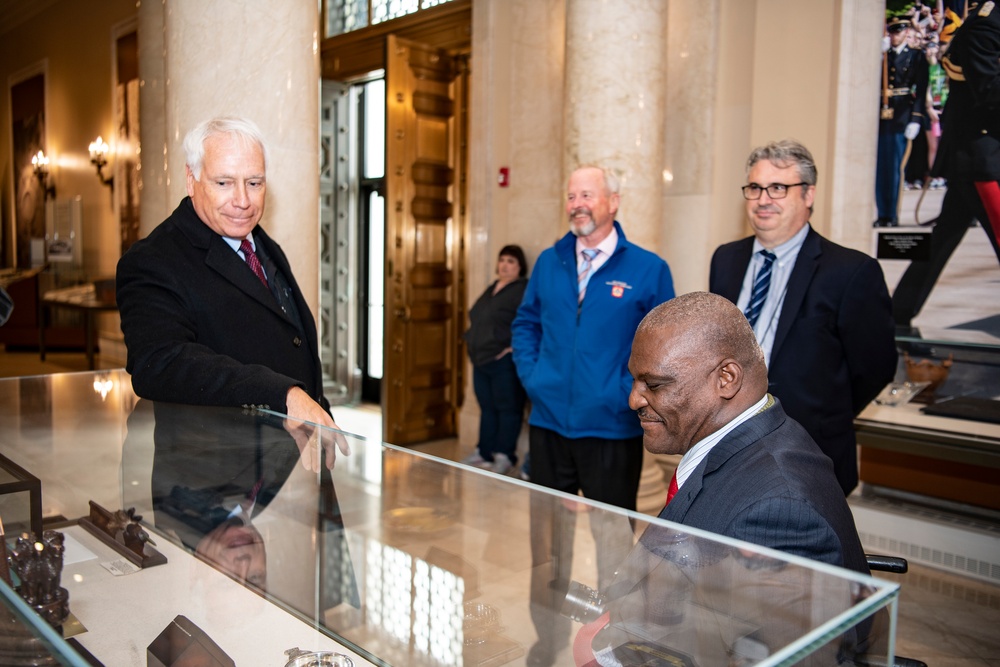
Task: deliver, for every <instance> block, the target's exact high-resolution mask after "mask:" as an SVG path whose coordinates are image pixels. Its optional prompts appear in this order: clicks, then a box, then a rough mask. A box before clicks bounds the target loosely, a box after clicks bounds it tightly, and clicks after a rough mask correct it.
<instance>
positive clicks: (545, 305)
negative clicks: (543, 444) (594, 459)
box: [511, 222, 674, 439]
mask: <svg viewBox="0 0 1000 667" xmlns="http://www.w3.org/2000/svg"><path fill="white" fill-rule="evenodd" d="M615 229H616V230H617V231H618V246H617V247H616V248H615V251H614V253H612V255H611V257H609V258H608V261H607V262H605V263H604V264H603V265H602V266H601V267H600V268H599V269H597V271H595V272H594V274H593V275H592V276H591V278H590V282H589V283H588V284H587V293H586V296H584V299H583V303H582V304H580V305H579V306H578V305H577V274H576V257H575V252H576V237H575V236H573V234H572V233H567V234H566V236H564V237H563V238H561V239H560V240H559V241H558V242H556V244H555V245H554V246H553V247H551V248H548V249H547V250H545V251H544V252H543V253H542V254H541V255H540V256H539V258H538V261H537V262H536V263H535V269H534V270H533V271H532V273H531V279H530V280H529V281H528V288H527V290H525V292H524V300H522V301H521V307H520V308H518V311H517V317H516V318H514V323H513V325H512V326H511V330H512V333H513V341H512V345H513V347H514V364H515V365H516V366H517V374H518V376H519V377H520V378H521V383H522V384H523V385H524V389H525V391H527V393H528V397H529V398H530V399H531V403H532V407H531V418H530V419H529V420H528V423H530V424H531V425H532V426H539V427H542V428H546V429H549V430H551V431H555V432H556V433H558V434H560V435H562V436H563V437H565V438H587V437H593V438H607V439H623V438H632V437H636V436H639V435H642V427H641V426H639V419H638V418H637V417H636V416H635V413H634V412H633V411H632V410H630V409H629V407H628V395H629V391H631V388H632V376H631V375H629V372H628V358H629V355H630V354H631V351H632V337H633V335H634V334H635V330H636V327H638V326H639V322H640V321H641V320H642V318H643V317H645V316H646V313H648V312H649V311H650V310H652V309H653V308H655V307H656V306H658V305H660V304H661V303H663V302H664V301H668V300H670V299H672V298H674V286H673V280H672V279H671V277H670V268H669V267H668V266H667V263H666V262H665V261H663V260H662V259H660V258H659V257H658V256H656V255H655V254H653V253H651V252H649V251H648V250H644V249H642V248H640V247H639V246H637V245H635V244H634V243H630V242H629V241H627V240H626V239H625V234H624V232H622V229H621V226H620V225H619V224H618V223H617V222H615Z"/></svg>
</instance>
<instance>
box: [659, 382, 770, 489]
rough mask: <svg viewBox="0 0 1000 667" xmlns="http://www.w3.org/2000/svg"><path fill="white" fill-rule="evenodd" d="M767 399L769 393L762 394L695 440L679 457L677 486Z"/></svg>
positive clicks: (762, 406) (768, 398) (766, 401)
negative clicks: (708, 433) (730, 417)
mask: <svg viewBox="0 0 1000 667" xmlns="http://www.w3.org/2000/svg"><path fill="white" fill-rule="evenodd" d="M769 400H771V396H770V394H764V396H763V397H762V398H761V399H760V400H759V401H757V402H756V403H754V404H753V405H751V406H750V407H749V408H747V409H746V410H744V411H743V412H741V413H740V414H739V415H737V416H736V418H735V419H733V420H732V421H730V422H729V423H728V424H726V425H725V426H723V427H722V428H720V429H719V430H718V431H716V432H715V433H713V434H711V435H709V436H707V437H705V438H702V439H701V440H699V441H698V442H696V443H695V444H694V446H692V447H691V449H689V450H688V451H687V453H686V454H684V457H683V458H681V462H680V463H679V464H678V465H677V487H678V488H680V487H681V485H683V484H684V482H686V481H687V478H688V477H690V476H691V473H692V472H694V469H695V468H697V467H698V464H699V463H701V462H702V460H703V459H704V458H705V457H706V456H708V453H709V452H710V451H711V450H712V448H713V447H715V446H716V445H717V444H719V442H720V441H721V440H722V439H723V438H724V437H726V435H727V434H728V433H729V432H730V431H732V430H733V429H734V428H736V427H737V426H739V425H740V424H742V423H743V422H745V421H746V420H748V419H750V418H751V417H753V416H754V415H756V414H757V413H758V412H761V411H762V410H763V409H764V408H765V407H767V406H768V405H769V403H768V401H769Z"/></svg>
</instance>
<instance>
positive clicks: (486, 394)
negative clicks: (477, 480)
mask: <svg viewBox="0 0 1000 667" xmlns="http://www.w3.org/2000/svg"><path fill="white" fill-rule="evenodd" d="M527 275H528V264H527V262H526V261H525V259H524V251H523V250H521V247H520V246H516V245H508V246H504V247H503V248H502V249H501V250H500V256H499V258H498V260H497V279H496V281H494V282H493V284H492V285H490V286H489V287H487V288H486V291H485V292H483V295H482V296H480V297H479V299H478V300H477V301H476V303H475V305H474V306H472V309H471V310H470V311H469V323H470V326H469V330H468V331H466V332H465V342H466V344H467V346H468V349H469V358H470V359H471V360H472V366H473V368H472V386H473V388H474V389H475V392H476V400H478V401H479V408H480V410H481V412H482V416H481V418H480V420H479V444H478V445H477V447H476V450H475V451H474V452H473V453H472V454H470V455H469V456H468V457H466V458H465V459H463V460H462V463H466V464H469V465H474V466H477V467H480V468H485V469H487V470H492V471H493V472H496V473H499V474H501V475H506V474H507V473H508V472H509V471H510V470H511V468H513V467H514V465H515V464H516V463H517V452H516V450H517V438H518V435H520V433H521V421H522V419H523V415H524V403H525V400H526V395H525V393H524V388H523V387H522V386H521V382H520V380H518V378H517V371H516V370H515V369H514V359H513V356H512V355H511V352H512V348H511V346H510V337H511V336H510V324H511V322H513V321H514V316H515V315H516V314H517V308H518V306H520V305H521V297H523V296H524V289H525V287H527V285H528V279H527Z"/></svg>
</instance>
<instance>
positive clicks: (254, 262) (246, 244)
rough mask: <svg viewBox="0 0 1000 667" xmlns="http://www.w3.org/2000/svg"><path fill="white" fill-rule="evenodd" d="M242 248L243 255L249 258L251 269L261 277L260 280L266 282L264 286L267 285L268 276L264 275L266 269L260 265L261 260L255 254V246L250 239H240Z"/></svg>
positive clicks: (248, 262) (248, 263)
mask: <svg viewBox="0 0 1000 667" xmlns="http://www.w3.org/2000/svg"><path fill="white" fill-rule="evenodd" d="M240 250H242V251H243V256H244V257H245V258H246V260H247V265H248V266H249V267H250V270H251V271H253V272H254V274H255V275H256V276H257V277H258V278H260V281H261V282H262V283H264V287H267V278H265V277H264V269H263V268H261V266H260V260H259V259H257V255H256V254H254V251H253V246H251V245H250V241H248V240H247V239H243V240H242V241H240Z"/></svg>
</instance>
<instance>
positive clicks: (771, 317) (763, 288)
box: [709, 140, 897, 495]
mask: <svg viewBox="0 0 1000 667" xmlns="http://www.w3.org/2000/svg"><path fill="white" fill-rule="evenodd" d="M815 196H816V163H815V161H814V160H813V157H812V154H811V153H810V152H809V150H808V149H807V148H806V147H805V146H803V145H802V144H800V143H798V142H796V141H792V140H784V141H778V142H772V143H770V144H768V145H766V146H762V147H760V148H757V149H755V150H754V151H753V152H752V153H751V154H750V158H749V159H748V160H747V184H746V185H745V186H743V197H744V199H745V200H746V212H747V219H748V221H749V222H750V226H751V227H752V228H753V230H754V235H753V236H750V237H747V238H745V239H742V240H740V241H734V242H732V243H727V244H725V245H722V246H720V247H719V248H718V249H717V250H716V251H715V254H714V256H713V257H712V264H711V272H710V274H709V290H710V291H712V292H714V293H716V294H720V295H722V296H724V297H726V298H728V299H729V300H730V301H733V302H734V303H735V304H736V305H737V306H738V307H739V308H740V310H742V311H743V312H744V314H746V316H747V319H748V320H749V321H750V324H751V326H752V327H753V330H754V334H755V335H756V337H757V340H758V341H759V342H760V345H761V348H763V350H764V356H765V360H766V362H767V375H768V379H769V386H768V391H769V392H770V393H771V394H773V395H774V396H776V397H778V398H779V399H781V402H782V404H783V405H784V407H785V411H786V412H787V413H788V415H789V416H790V417H792V418H793V419H795V420H796V421H798V422H799V423H801V424H802V425H803V426H804V427H805V429H806V431H808V432H809V435H811V436H812V437H813V439H814V440H815V441H816V442H817V444H819V446H820V448H821V449H822V450H823V452H824V453H825V454H826V455H827V456H829V457H830V458H831V459H832V460H833V465H834V469H835V472H836V475H837V480H838V481H839V482H840V485H841V487H842V488H843V491H844V494H845V495H846V494H850V492H851V491H852V490H853V489H854V487H855V486H857V483H858V467H857V466H858V464H857V447H856V441H855V438H854V417H855V416H856V415H857V414H858V413H859V412H861V410H862V409H863V408H864V407H865V406H866V405H867V404H868V403H870V402H871V401H872V400H873V399H874V398H875V396H877V395H878V393H879V391H881V389H882V388H883V387H884V386H885V385H886V384H888V383H889V382H891V381H892V379H893V377H894V375H895V373H896V361H897V354H896V346H895V341H894V332H895V326H894V323H893V319H892V307H891V302H890V300H889V292H888V289H887V288H886V284H885V278H884V276H883V275H882V269H881V267H879V264H878V262H877V261H875V260H874V259H873V258H871V257H869V256H868V255H865V254H864V253H861V252H858V251H857V250H852V249H849V248H845V247H843V246H839V245H837V244H836V243H833V242H831V241H829V240H827V239H825V238H823V237H822V236H820V235H819V234H818V233H817V232H816V231H815V230H814V229H812V227H811V225H810V224H809V219H810V217H811V215H812V208H813V200H814V198H815Z"/></svg>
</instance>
